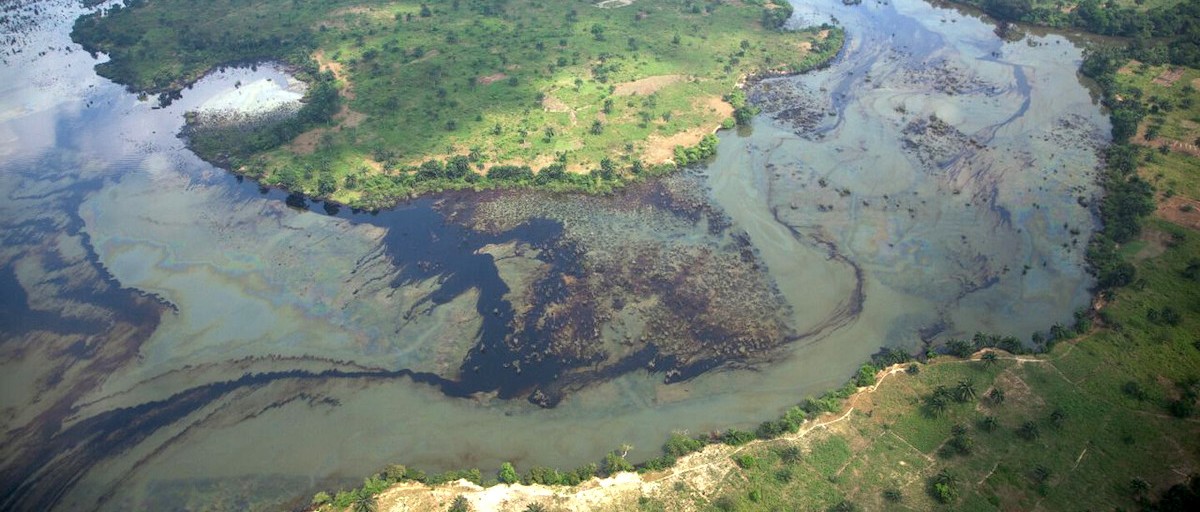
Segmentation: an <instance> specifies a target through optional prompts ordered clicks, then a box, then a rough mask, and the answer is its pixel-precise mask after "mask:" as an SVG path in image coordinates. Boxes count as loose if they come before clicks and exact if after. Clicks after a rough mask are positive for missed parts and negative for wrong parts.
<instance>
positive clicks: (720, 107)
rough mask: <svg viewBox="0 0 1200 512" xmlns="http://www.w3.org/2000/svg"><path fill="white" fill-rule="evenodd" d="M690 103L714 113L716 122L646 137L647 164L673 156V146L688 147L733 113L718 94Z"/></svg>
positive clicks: (656, 162)
mask: <svg viewBox="0 0 1200 512" xmlns="http://www.w3.org/2000/svg"><path fill="white" fill-rule="evenodd" d="M692 105H693V106H694V107H696V108H702V109H706V110H707V111H708V112H712V113H714V114H715V115H716V122H715V123H714V124H713V126H711V127H699V128H693V129H691V130H686V131H682V132H679V133H676V134H673V135H668V136H662V135H658V134H654V135H651V136H650V137H647V138H646V152H645V160H646V163H649V164H661V163H663V162H666V161H668V160H671V159H673V158H675V146H683V147H689V146H694V145H696V144H698V143H699V142H700V139H702V138H704V136H705V135H708V134H710V133H713V132H714V131H716V129H717V126H718V123H720V122H721V121H722V120H724V119H725V118H727V117H729V116H731V115H733V106H732V105H730V104H729V103H726V102H725V100H722V99H721V97H720V96H708V97H705V98H700V99H697V100H696V101H695V102H693V103H692Z"/></svg>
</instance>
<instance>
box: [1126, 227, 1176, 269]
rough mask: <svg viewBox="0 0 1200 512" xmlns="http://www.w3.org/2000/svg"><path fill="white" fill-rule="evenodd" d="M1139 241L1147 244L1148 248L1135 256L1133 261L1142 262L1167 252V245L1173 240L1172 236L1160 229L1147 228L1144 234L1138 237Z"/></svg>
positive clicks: (1143, 231)
mask: <svg viewBox="0 0 1200 512" xmlns="http://www.w3.org/2000/svg"><path fill="white" fill-rule="evenodd" d="M1138 239H1140V240H1142V241H1143V242H1146V246H1145V247H1143V248H1142V249H1141V250H1140V251H1138V252H1137V254H1135V255H1133V259H1135V260H1137V261H1142V260H1147V259H1150V258H1154V257H1156V256H1159V255H1161V254H1162V253H1164V252H1167V244H1168V243H1169V242H1170V240H1171V235H1169V234H1167V233H1164V232H1163V231H1161V230H1158V229H1154V228H1146V229H1144V230H1142V234H1141V235H1140V236H1138Z"/></svg>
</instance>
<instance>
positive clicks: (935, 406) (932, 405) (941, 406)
mask: <svg viewBox="0 0 1200 512" xmlns="http://www.w3.org/2000/svg"><path fill="white" fill-rule="evenodd" d="M925 406H926V407H928V409H929V412H930V414H931V415H933V416H939V415H941V414H942V413H943V412H946V399H945V398H943V397H942V395H939V394H937V393H934V394H933V395H930V396H929V398H927V399H926V400H925Z"/></svg>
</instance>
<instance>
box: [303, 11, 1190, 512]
mask: <svg viewBox="0 0 1200 512" xmlns="http://www.w3.org/2000/svg"><path fill="white" fill-rule="evenodd" d="M963 3H964V4H970V5H975V6H980V4H979V3H978V2H975V1H973V0H968V1H965V2H963ZM1042 4H1043V3H1041V2H1032V3H1031V2H1027V1H1026V2H1024V3H1021V4H1020V5H1027V6H1028V5H1032V6H1035V7H1036V6H1043V5H1042ZM992 5H993V7H994V5H996V4H992ZM1045 5H1050V3H1048V2H1046V3H1045ZM1054 5H1056V6H1057V7H1056V10H1058V11H1066V13H1067V14H1070V12H1072V11H1076V10H1077V9H1079V5H1081V4H1073V3H1069V2H1068V3H1067V4H1066V5H1063V4H1062V3H1057V4H1054ZM1189 5H1190V7H1188V6H1189ZM1196 5H1197V3H1196V2H1191V3H1190V4H1189V3H1186V2H1153V1H1150V2H1146V3H1144V4H1131V5H1124V3H1123V2H1118V3H1116V4H1111V5H1108V6H1106V7H1104V10H1105V11H1112V13H1111V14H1112V16H1114V17H1120V16H1122V14H1121V13H1125V12H1130V11H1136V12H1145V11H1147V10H1155V9H1157V10H1158V12H1160V13H1162V12H1176V13H1180V16H1182V17H1181V18H1180V20H1182V21H1180V22H1179V26H1181V27H1183V29H1180V30H1179V31H1177V32H1176V33H1172V34H1167V33H1163V34H1160V35H1158V36H1154V37H1150V36H1146V37H1144V38H1140V39H1138V38H1130V39H1118V40H1113V41H1112V44H1111V45H1109V46H1097V47H1095V48H1093V49H1092V50H1089V51H1088V52H1087V54H1086V56H1085V60H1084V62H1083V65H1082V69H1081V72H1082V73H1083V74H1084V75H1086V76H1088V77H1089V78H1091V79H1093V80H1095V82H1096V83H1097V84H1098V86H1099V88H1100V90H1101V92H1102V94H1103V102H1104V104H1105V105H1106V106H1107V107H1108V108H1109V113H1110V116H1111V120H1112V124H1113V127H1112V130H1113V133H1112V135H1113V143H1112V144H1111V145H1110V147H1109V148H1108V149H1107V150H1106V159H1105V160H1106V166H1105V169H1104V172H1103V173H1102V180H1103V183H1104V186H1105V189H1106V197H1105V200H1104V202H1103V204H1102V206H1101V208H1100V213H1101V217H1102V220H1103V226H1104V228H1103V230H1102V231H1101V232H1099V233H1097V234H1096V236H1095V237H1094V238H1093V240H1092V241H1091V243H1090V244H1089V247H1088V260H1089V263H1090V265H1091V266H1092V267H1093V270H1094V271H1095V273H1096V275H1097V279H1098V284H1097V298H1096V301H1095V303H1094V304H1093V307H1092V308H1088V309H1086V310H1081V311H1079V312H1078V313H1077V314H1076V316H1075V323H1074V324H1073V325H1069V326H1068V325H1055V326H1053V327H1052V328H1051V329H1050V335H1049V337H1048V338H1049V339H1035V340H1033V342H1034V343H1033V344H1034V345H1038V344H1039V343H1042V344H1044V346H1046V347H1047V349H1046V350H1045V351H1044V352H1042V353H1029V351H1028V349H1027V348H1026V347H1027V346H1028V345H1027V344H1025V343H1022V342H1021V341H1020V340H1017V339H1015V338H1009V337H998V336H992V335H988V334H985V333H981V334H977V335H976V336H975V337H974V338H973V339H970V340H950V341H949V342H947V343H946V344H945V347H944V349H943V350H942V351H940V352H930V353H928V354H921V355H919V357H918V358H916V359H913V358H912V357H911V356H910V355H909V354H905V353H899V352H884V353H881V354H879V355H877V356H876V357H875V358H874V359H873V360H872V361H870V362H867V363H865V364H864V365H863V366H862V368H861V369H860V370H859V372H857V373H856V374H855V375H854V376H852V377H851V378H850V380H849V381H848V382H847V383H846V385H845V386H843V387H841V388H839V389H836V390H831V391H830V392H828V393H826V394H825V395H822V396H820V397H809V398H805V399H803V400H802V401H800V403H799V404H798V405H797V406H796V407H794V408H792V409H791V410H789V411H787V412H786V413H785V414H784V415H783V416H782V417H780V418H779V419H778V420H775V421H768V422H764V423H763V424H762V425H760V426H759V428H757V429H756V430H755V431H753V432H750V431H741V430H736V429H731V430H728V431H725V432H719V433H709V434H704V435H699V436H696V435H686V434H684V433H676V434H673V435H672V436H671V437H670V438H669V439H668V440H666V442H665V443H664V445H663V446H662V448H661V449H662V455H661V456H660V457H657V458H654V459H651V460H649V461H647V462H644V463H641V464H636V465H635V464H631V463H630V462H629V461H627V460H626V459H625V457H624V456H623V455H624V454H625V452H626V448H628V447H621V448H618V449H616V450H614V451H613V452H612V453H610V454H609V455H608V456H607V457H605V459H604V460H603V461H598V463H595V464H589V465H585V466H583V467H581V468H577V469H574V470H559V469H554V468H545V467H531V468H519V467H514V466H513V465H511V464H507V463H506V464H504V465H502V466H501V467H500V468H499V470H498V471H496V472H486V473H485V472H481V471H480V470H478V469H472V470H464V471H454V472H448V473H444V474H438V475H426V474H425V473H424V472H422V471H420V470H417V469H414V468H406V467H404V466H401V465H393V466H389V467H388V468H385V469H384V470H383V471H381V472H379V473H378V474H376V475H373V476H371V477H369V478H367V479H366V480H364V484H363V486H362V487H360V488H357V489H348V490H347V489H343V490H340V491H338V492H335V493H325V492H322V493H319V494H317V495H316V496H315V497H314V499H313V502H312V508H313V509H315V510H356V511H361V510H376V509H378V510H393V509H396V510H401V509H403V510H408V509H427V510H451V511H459V512H461V511H467V510H483V509H485V508H487V507H488V506H496V507H498V508H502V509H504V510H528V511H538V510H564V509H570V510H575V509H593V510H641V511H663V510H717V511H741V510H830V511H856V510H1146V511H1186V510H1195V509H1196V508H1197V507H1198V506H1200V476H1197V474H1198V468H1200V435H1198V433H1200V420H1198V419H1197V417H1198V415H1197V410H1196V408H1197V405H1198V400H1200V336H1197V333H1198V332H1200V150H1198V149H1197V146H1200V129H1198V128H1197V127H1198V126H1200V91H1198V89H1200V68H1198V64H1197V62H1195V61H1194V59H1195V55H1196V54H1195V53H1193V52H1192V51H1191V49H1190V47H1189V44H1191V43H1194V42H1197V41H1200V38H1197V37H1196V36H1195V35H1194V32H1189V31H1194V30H1196V27H1200V23H1198V20H1200V16H1198V14H1200V12H1197V11H1196V7H1195V6H1196ZM988 12H992V10H991V9H990V8H989V11H988ZM1039 12H1040V11H1039ZM1001 19H1003V18H1001ZM1020 19H1026V21H1038V20H1037V19H1028V18H1026V17H1025V16H1024V15H1022V16H1018V17H1016V18H1010V21H1020ZM1050 19H1053V20H1058V21H1055V22H1054V23H1042V24H1049V25H1053V26H1074V27H1081V28H1088V25H1087V23H1085V22H1078V21H1071V20H1079V19H1080V18H1079V17H1077V16H1064V17H1054V18H1050ZM1001 28H1002V29H1006V30H1007V29H1008V28H1011V27H1007V26H1005V25H1003V24H1002V26H1001ZM1097 32H1099V31H1098V30H1097ZM1187 34H1193V35H1187ZM1189 38H1190V39H1189ZM1185 40H1186V41H1185ZM1192 46H1194V45H1192ZM630 472H636V476H630V475H631V473H630ZM622 476H625V478H622ZM599 477H607V480H605V481H604V484H603V485H601V483H600V480H599V479H598V478H599ZM501 484H503V485H505V488H504V492H501V493H495V492H489V491H491V490H492V489H495V488H496V487H494V486H496V485H501ZM516 484H526V485H516ZM497 496H499V497H500V498H497ZM500 500H503V501H500ZM499 503H502V504H503V506H502V507H499V505H497V504H499ZM405 507H407V508H405Z"/></svg>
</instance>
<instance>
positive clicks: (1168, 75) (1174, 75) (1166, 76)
mask: <svg viewBox="0 0 1200 512" xmlns="http://www.w3.org/2000/svg"><path fill="white" fill-rule="evenodd" d="M1182 77H1183V68H1174V69H1164V70H1163V72H1162V73H1159V74H1158V76H1156V77H1154V80H1152V82H1154V83H1155V84H1156V85H1161V86H1163V87H1170V86H1172V85H1175V82H1178V81H1179V79H1180V78H1182Z"/></svg>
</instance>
